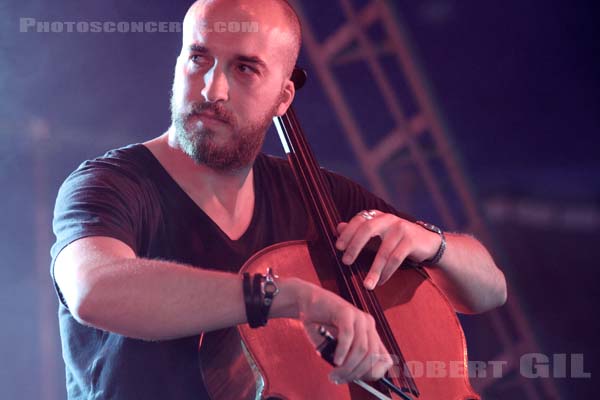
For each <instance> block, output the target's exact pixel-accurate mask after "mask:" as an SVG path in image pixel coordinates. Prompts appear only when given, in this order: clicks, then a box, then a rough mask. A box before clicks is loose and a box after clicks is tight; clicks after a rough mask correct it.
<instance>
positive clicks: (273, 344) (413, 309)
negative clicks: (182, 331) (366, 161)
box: [199, 68, 480, 400]
mask: <svg viewBox="0 0 600 400" xmlns="http://www.w3.org/2000/svg"><path fill="white" fill-rule="evenodd" d="M292 81H293V82H294V86H295V88H296V90H299V89H300V88H301V87H302V86H303V85H304V83H305V81H306V73H305V72H304V71H303V70H300V69H298V68H296V69H295V70H294V72H293V74H292ZM273 120H274V124H275V126H276V128H277V131H278V133H279V137H280V140H281V142H282V145H283V148H284V151H285V153H286V155H287V158H288V161H289V164H290V166H291V169H292V171H293V173H294V176H295V178H296V181H297V183H298V185H299V188H300V192H301V193H302V197H303V200H304V204H305V207H306V209H307V212H308V213H309V214H310V215H311V216H312V221H311V222H312V224H313V226H314V227H315V228H316V230H317V232H318V233H319V235H318V237H315V238H310V239H308V240H296V241H289V242H283V243H277V244H274V245H272V246H269V247H267V248H265V249H263V250H261V251H259V252H258V253H256V254H254V255H253V256H252V257H251V258H250V259H249V260H247V261H246V263H245V264H244V265H243V266H242V268H241V269H240V271H239V273H240V274H242V273H246V272H247V273H251V274H255V273H261V274H264V273H265V272H266V271H267V269H268V268H273V269H274V270H275V271H276V273H277V275H278V276H279V277H297V278H300V279H303V280H306V281H309V282H311V283H314V284H317V285H321V286H322V287H324V288H326V289H328V290H331V291H333V292H335V293H338V294H339V295H340V296H342V297H343V298H345V299H346V300H347V301H348V302H350V303H351V304H353V305H355V306H356V307H357V308H359V309H361V310H362V311H365V312H368V313H370V314H371V315H372V316H373V318H374V320H375V322H376V325H377V331H378V333H379V335H380V337H381V339H382V342H383V343H384V345H385V346H386V348H387V350H388V352H389V354H390V355H392V359H393V361H394V366H393V367H392V368H391V369H390V370H389V371H388V373H387V375H386V378H385V379H383V380H380V381H378V382H375V383H369V384H365V383H364V382H362V381H355V382H353V383H348V384H343V385H336V384H334V383H332V382H330V381H329V379H328V373H329V371H330V369H331V366H330V365H329V364H328V363H327V362H326V361H325V360H324V359H323V358H327V357H326V354H324V353H321V354H318V352H317V351H315V344H314V343H313V341H312V340H311V339H310V338H309V337H308V335H307V334H306V330H305V327H304V325H303V323H302V322H301V321H299V320H293V319H272V320H270V321H269V323H268V324H267V326H264V327H262V328H260V329H251V328H250V327H249V326H248V325H247V324H243V325H240V326H238V327H236V328H230V329H227V330H226V333H225V334H224V335H223V334H219V335H212V334H211V333H205V334H204V335H202V338H201V341H200V345H199V352H200V359H201V360H202V361H201V365H200V370H201V373H202V377H203V379H204V382H205V385H206V388H207V390H208V392H209V394H210V396H211V398H212V399H215V400H242V399H243V400H250V399H257V400H258V399H265V400H280V399H281V400H288V399H289V400H304V399H311V400H321V399H323V400H325V399H327V400H329V399H332V400H348V399H352V400H363V399H364V400H367V399H377V398H379V399H403V400H407V399H408V400H416V399H419V400H479V399H480V397H479V395H478V394H477V393H476V392H475V391H474V390H473V388H472V387H471V385H470V382H469V378H468V364H467V351H466V342H465V337H464V334H463V331H462V328H461V326H460V322H459V320H458V318H457V316H456V313H455V311H454V309H453V307H452V305H451V304H450V302H449V301H448V299H447V298H446V297H445V295H444V294H443V293H442V292H441V290H440V289H439V288H438V287H437V286H436V285H435V283H434V282H433V281H432V280H431V279H430V278H429V276H428V275H427V273H426V272H425V271H424V270H423V269H422V268H420V267H418V266H416V265H414V263H412V262H410V261H409V260H407V261H405V262H404V263H403V264H402V266H401V268H399V269H398V270H397V271H396V272H395V273H394V274H393V275H392V277H391V278H390V279H389V281H388V282H386V284H385V285H383V286H380V287H377V288H376V289H375V290H373V291H371V290H367V289H365V288H364V286H363V284H362V282H363V280H364V277H365V275H366V273H367V271H368V266H369V265H370V261H371V260H372V257H373V256H374V254H375V253H374V251H373V247H374V246H376V241H375V240H372V241H371V242H370V243H369V244H368V245H367V247H371V249H370V250H369V249H368V248H365V249H364V250H363V251H362V253H361V255H360V256H359V257H358V258H357V259H356V261H355V263H354V264H353V265H351V266H345V265H343V264H342V262H341V257H340V253H339V252H338V251H337V250H336V248H335V242H336V236H337V231H336V227H337V225H338V224H339V223H340V222H342V221H341V218H340V215H339V213H338V211H337V209H336V207H335V204H334V202H333V199H332V197H331V194H330V193H329V192H328V188H327V186H326V185H325V182H324V180H323V177H322V175H321V170H320V168H319V166H318V164H317V162H316V160H315V157H314V155H313V153H312V150H311V149H310V147H309V145H308V142H307V141H306V138H305V136H304V134H303V133H302V130H301V128H300V125H299V122H298V119H297V118H296V115H295V112H294V110H293V108H292V107H291V106H290V107H289V108H288V110H287V112H286V113H285V114H284V115H283V116H281V117H275V118H274V119H273ZM320 333H321V334H322V335H323V336H324V337H325V341H324V342H323V343H322V345H321V346H319V349H321V350H323V349H325V348H327V347H329V352H331V346H330V345H333V346H334V345H335V340H334V338H332V337H331V336H330V335H329V333H328V332H326V331H324V330H323V329H321V332H320Z"/></svg>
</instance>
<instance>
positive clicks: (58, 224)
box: [50, 162, 139, 306]
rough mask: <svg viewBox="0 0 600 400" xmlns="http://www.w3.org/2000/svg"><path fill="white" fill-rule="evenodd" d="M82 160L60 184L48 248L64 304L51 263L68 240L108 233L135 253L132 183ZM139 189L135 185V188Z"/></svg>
mask: <svg viewBox="0 0 600 400" xmlns="http://www.w3.org/2000/svg"><path fill="white" fill-rule="evenodd" d="M97 164H98V163H95V162H86V163H84V164H82V166H80V167H79V168H78V169H77V170H76V171H75V172H73V173H72V174H71V175H69V177H68V178H67V179H66V180H65V182H64V183H63V184H62V185H61V187H60V189H59V191H58V196H57V199H56V203H55V207H54V218H53V221H52V228H53V231H54V235H55V236H56V241H55V243H54V245H53V246H52V249H51V250H50V254H51V256H52V263H51V266H50V275H51V276H52V280H53V282H54V286H55V288H56V292H57V295H58V297H59V300H60V301H61V302H62V303H63V305H65V306H66V303H65V301H64V298H63V297H62V294H61V293H60V290H59V288H58V286H57V285H56V281H55V279H54V262H55V260H56V257H57V256H58V254H59V253H60V252H61V251H62V250H63V249H64V248H65V247H66V246H67V245H69V244H70V243H72V242H74V241H75V240H77V239H81V238H84V237H89V236H109V237H113V238H115V239H118V240H120V241H122V242H124V243H125V244H127V245H128V246H130V247H131V248H132V249H133V250H134V251H135V252H136V253H137V243H136V236H137V235H136V230H135V226H136V223H135V222H136V221H137V220H138V215H139V207H138V206H137V200H136V185H135V182H133V181H132V179H131V178H130V177H128V176H126V175H124V174H121V173H119V172H118V171H115V170H114V168H109V167H107V166H102V165H97ZM138 191H139V188H138Z"/></svg>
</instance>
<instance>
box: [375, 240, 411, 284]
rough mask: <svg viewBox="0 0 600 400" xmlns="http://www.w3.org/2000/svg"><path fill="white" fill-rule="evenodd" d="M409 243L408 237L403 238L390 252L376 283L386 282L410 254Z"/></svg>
mask: <svg viewBox="0 0 600 400" xmlns="http://www.w3.org/2000/svg"><path fill="white" fill-rule="evenodd" d="M410 249H411V243H410V239H408V238H406V237H405V238H404V239H403V240H401V241H400V242H399V243H398V245H397V246H396V248H395V249H394V251H393V252H392V253H391V254H390V256H389V257H388V259H387V262H386V264H385V266H384V267H383V271H382V272H381V277H380V278H379V282H378V285H379V286H381V285H383V284H384V283H386V282H387V281H388V280H389V279H390V278H391V277H392V275H393V274H394V272H396V270H397V269H398V268H399V267H400V265H402V263H403V262H404V260H405V259H406V257H408V255H409V254H410Z"/></svg>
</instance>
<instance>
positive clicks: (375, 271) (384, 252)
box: [364, 235, 401, 290]
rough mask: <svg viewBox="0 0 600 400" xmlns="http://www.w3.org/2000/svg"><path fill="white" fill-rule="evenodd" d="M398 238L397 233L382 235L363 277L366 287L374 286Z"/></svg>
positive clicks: (399, 238) (372, 287)
mask: <svg viewBox="0 0 600 400" xmlns="http://www.w3.org/2000/svg"><path fill="white" fill-rule="evenodd" d="M400 240H401V237H399V236H398V235H386V236H385V237H384V239H383V240H382V242H381V245H380V246H379V250H377V254H376V255H375V258H374V259H373V264H372V265H371V268H369V272H368V273H367V276H366V277H365V281H364V285H365V287H366V288H367V289H369V290H372V289H374V288H375V286H376V285H377V283H378V282H379V279H380V277H381V273H382V271H383V268H384V267H385V266H386V264H387V260H388V258H389V256H390V254H391V253H392V252H393V251H394V249H395V248H396V246H397V245H398V243H399V241H400Z"/></svg>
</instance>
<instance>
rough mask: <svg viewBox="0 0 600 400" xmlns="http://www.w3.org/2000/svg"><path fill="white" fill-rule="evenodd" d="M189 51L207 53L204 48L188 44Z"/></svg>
mask: <svg viewBox="0 0 600 400" xmlns="http://www.w3.org/2000/svg"><path fill="white" fill-rule="evenodd" d="M190 51H192V52H194V53H208V49H207V48H206V47H204V46H202V45H201V44H197V43H193V44H190Z"/></svg>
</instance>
